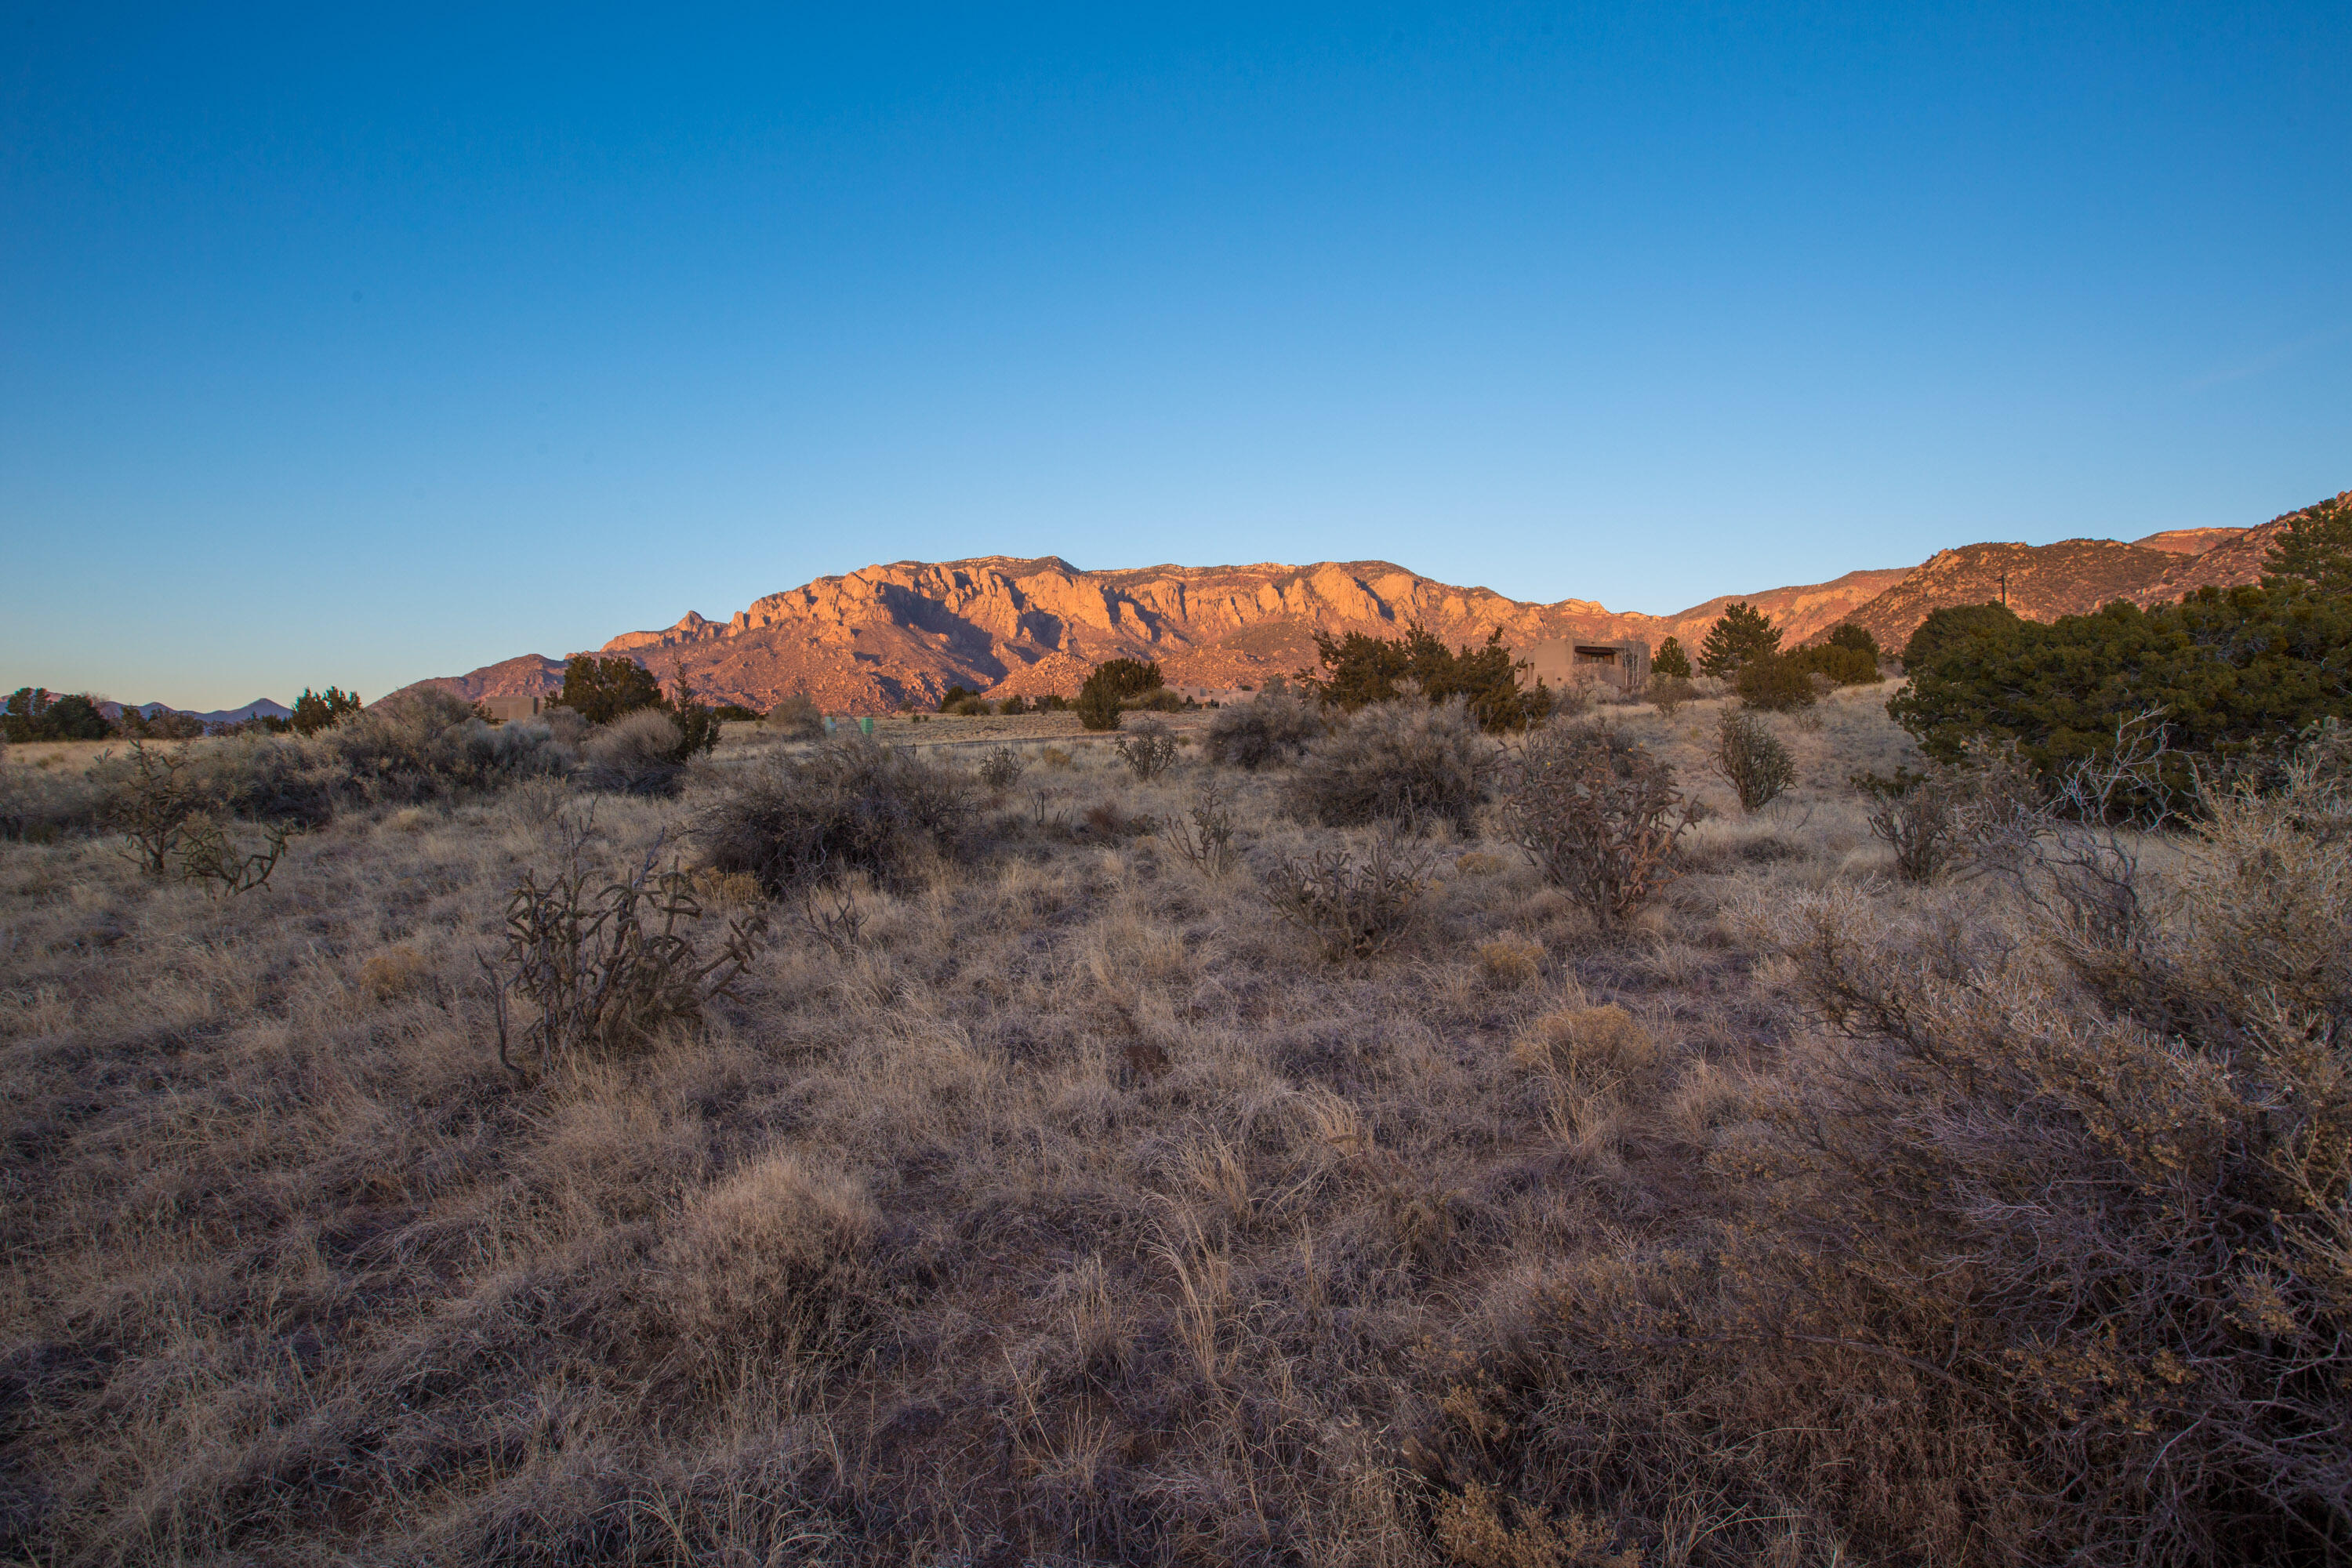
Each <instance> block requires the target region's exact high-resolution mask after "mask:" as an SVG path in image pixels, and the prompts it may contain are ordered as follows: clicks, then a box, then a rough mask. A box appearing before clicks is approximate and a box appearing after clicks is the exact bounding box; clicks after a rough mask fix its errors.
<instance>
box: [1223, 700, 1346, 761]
mask: <svg viewBox="0 0 2352 1568" xmlns="http://www.w3.org/2000/svg"><path fill="white" fill-rule="evenodd" d="M1323 730H1324V724H1323V711H1322V710H1321V708H1319V707H1318V705H1316V704H1315V703H1312V702H1308V701H1306V700H1302V699H1300V698H1297V697H1293V696H1291V695H1290V694H1289V693H1288V692H1284V691H1262V692H1260V693H1258V695H1257V696H1256V697H1255V698H1253V699H1252V700H1249V701H1247V702H1244V703H1240V704H1237V705H1235V706H1234V707H1232V708H1221V709H1219V710H1217V716H1216V717H1215V718H1213V719H1212V720H1210V721H1209V736H1208V748H1207V754H1208V758H1209V761H1211V762H1213V763H1217V764H1218V765H1219V766H1221V767H1222V766H1230V767H1236V768H1245V769H1248V770H1250V771H1252V772H1255V771H1256V770H1257V769H1259V768H1264V767H1272V766H1274V765H1276V764H1277V763H1289V762H1295V761H1297V757H1298V753H1299V752H1301V751H1303V750H1304V749H1305V748H1306V747H1307V744H1308V742H1312V741H1313V740H1314V739H1315V738H1316V737H1317V736H1318V735H1320V734H1322V733H1323Z"/></svg>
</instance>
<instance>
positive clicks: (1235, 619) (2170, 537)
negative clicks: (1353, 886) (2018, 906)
mask: <svg viewBox="0 0 2352 1568" xmlns="http://www.w3.org/2000/svg"><path fill="white" fill-rule="evenodd" d="M2347 493H2352V492H2347ZM2283 526H2284V519H2278V520H2273V521H2271V522H2268V523H2265V524H2263V525H2262V526H2260V527H2257V528H2246V529H2223V528H2208V529H2178V530H2170V531H2165V532H2161V533H2156V534H2150V535H2148V536H2147V537H2146V538H2144V539H2142V540H2140V541H2138V542H2135V543H2123V542H2118V541H2115V540H2105V539H2097V540H2095V539H2073V540H2065V541H2063V542H2059V543H2055V544H2042V545H2030V544H2005V543H1985V544H1971V545H1965V546H1962V547H1960V548H1958V549H1954V550H1945V551H1939V552H1937V553H1936V554H1935V555H1934V556H1931V557H1930V558H1929V559H1928V560H1927V561H1926V562H1923V563H1920V564H1919V565H1917V566H1916V567H1912V568H1908V569H1905V568H1893V569H1884V570H1873V571H1861V572H1850V573H1848V574H1845V575H1844V576H1843V577H1840V578H1837V579H1835V580H1834V581H1832V582H1829V583H1819V584H1805V585H1801V586H1794V587H1783V588H1772V589H1767V590H1765V591H1763V592H1760V593H1755V594H1748V595H1725V596H1722V597H1719V598H1715V599H1710V600H1707V601H1706V603H1704V604H1700V605H1692V606H1691V607H1690V608H1689V609H1686V610H1683V611H1680V612H1678V613H1676V614H1674V615H1670V616H1651V615H1643V614H1638V613H1633V612H1624V611H1612V610H1610V609H1609V608H1607V607H1606V606H1605V605H1599V604H1595V603H1593V602H1591V601H1590V600H1583V599H1563V600H1560V601H1558V602H1557V603H1553V604H1532V603H1528V602H1525V601H1522V600H1517V599H1511V598H1507V597H1505V596H1504V595H1500V594H1497V593H1496V592H1494V591H1493V590H1492V589H1489V588H1484V587H1456V586H1454V585H1453V584H1445V583H1441V582H1438V581H1436V580H1434V579H1433V578H1428V577H1423V576H1421V575H1419V574H1415V573H1412V572H1410V571H1407V570H1406V569H1404V568H1403V567H1402V566H1398V565H1396V564H1394V563H1390V562H1385V561H1354V562H1332V561H1326V562H1318V563H1313V564H1311V565H1305V566H1292V565H1284V564H1279V563H1258V564H1255V565H1245V566H1176V565H1161V566H1146V567H1137V568H1130V569H1125V570H1117V571H1100V572H1097V571H1087V570H1084V569H1081V568H1079V567H1076V566H1073V565H1071V564H1070V563H1068V562H1066V561H1064V560H1062V559H1061V558H1060V557H1058V556H1051V555H1047V556H1037V557H1013V556H1002V555H992V556H982V557H976V558H973V559H970V560H963V561H946V562H936V563H932V562H919V561H901V562H894V563H889V564H887V565H874V566H868V567H866V568H865V569H863V570H862V571H857V572H852V573H848V574H845V575H841V576H834V577H820V578H818V579H816V580H815V581H814V582H812V583H807V584H803V585H801V586H800V587H797V588H793V589H788V590H786V591H785V592H782V593H779V594H770V595H766V596H764V597H762V598H759V599H755V600H753V601H752V602H751V605H748V606H747V607H746V608H744V609H742V610H740V611H738V612H737V613H736V614H735V615H733V616H730V617H729V618H728V619H726V620H723V621H718V620H711V619H709V618H707V617H705V616H702V615H700V614H698V613H694V612H689V613H688V614H687V615H686V616H683V617H682V618H681V619H679V620H678V621H677V624H675V625H673V626H666V627H662V628H660V629H658V630H653V631H640V632H626V633H624V634H622V635H621V636H619V637H614V638H613V639H612V640H610V641H609V642H607V643H605V644H604V646H603V647H602V648H600V649H597V650H595V651H598V652H600V653H604V654H626V655H628V656H630V657H632V658H635V659H637V660H638V661H639V662H640V663H642V664H644V665H645V666H646V668H649V669H651V670H652V671H653V672H654V673H655V674H656V676H657V677H659V678H660V679H661V680H662V682H663V683H664V685H665V686H675V685H676V684H677V683H678V682H680V681H684V682H686V683H687V684H689V685H691V686H692V687H693V688H694V689H695V690H696V692H697V693H698V694H699V695H701V696H702V697H704V698H706V699H708V700H713V701H730V702H740V703H742V704H744V705H746V706H748V707H751V708H757V709H761V710H765V709H767V708H769V707H771V706H772V705H773V704H774V703H775V702H777V701H778V700H782V698H784V697H786V696H788V695H791V694H792V693H793V692H795V691H805V692H806V693H807V694H808V695H809V696H810V697H812V698H813V699H814V700H816V701H817V702H818V703H819V704H820V705H822V706H823V707H824V708H825V709H826V710H829V711H834V712H846V713H858V712H880V711H887V710H891V709H894V708H897V707H898V706H900V705H902V704H903V703H906V702H908V701H913V702H917V703H920V704H923V705H926V706H928V705H929V704H930V703H932V702H935V701H936V700H938V698H939V696H940V693H941V692H943V691H945V690H946V689H947V688H948V687H949V686H950V685H962V686H965V687H968V688H971V689H975V690H979V691H982V692H985V693H990V694H993V695H997V696H1003V695H1007V694H1010V693H1013V692H1019V693H1022V694H1024V695H1032V696H1034V695H1038V694H1042V693H1045V692H1048V691H1059V692H1064V693H1074V692H1076V689H1077V688H1078V685H1079V683H1080V682H1081V681H1083V680H1084V679H1085V678H1086V675H1087V671H1088V670H1089V669H1091V668H1093V667H1094V666H1095V665H1097V664H1099V663H1101V662H1102V661H1103V660H1105V659H1108V658H1141V659H1154V660H1157V661H1158V662H1159V664H1160V668H1161V669H1162V670H1163V671H1164V672H1165V673H1166V675H1167V678H1168V679H1169V680H1170V682H1171V683H1172V684H1177V685H1182V686H1193V687H1202V688H1209V689H1218V688H1233V687H1238V686H1257V685H1262V684H1263V683H1264V682H1265V680H1266V679H1268V678H1269V677H1272V676H1276V675H1288V674H1291V673H1292V672H1294V671H1296V670H1297V669H1300V668H1304V667H1306V666H1308V665H1310V664H1312V663H1313V662H1314V659H1315V637H1316V635H1317V634H1318V633H1327V634H1330V635H1333V636H1344V635H1345V634H1347V633H1349V632H1351V631H1361V632H1368V633H1370V634H1371V635H1374V636H1379V637H1394V636H1397V635H1398V634H1399V633H1401V632H1402V630H1403V629H1404V628H1405V627H1406V626H1408V625H1411V624H1413V623H1416V622H1418V623H1419V624H1420V625H1422V626H1426V627H1427V628H1428V629H1429V630H1430V631H1431V632H1433V633H1434V634H1435V635H1436V636H1438V637H1443V638H1444V639H1445V640H1446V641H1447V642H1450V643H1454V644H1462V643H1475V642H1482V641H1484V640H1485V639H1486V636H1487V634H1488V633H1489V632H1491V631H1493V630H1494V629H1496V627H1500V628H1501V630H1502V633H1503V637H1504V640H1505V641H1507V642H1508V643H1510V644H1511V645H1512V646H1514V647H1525V646H1527V645H1528V644H1529V643H1533V642H1536V641H1539V640H1542V639H1545V638H1549V637H1580V638H1590V639H1593V640H1608V639H1615V638H1622V637H1639V638H1642V639H1643V640H1644V641H1646V642H1648V643H1649V644H1650V645H1651V646H1652V647H1656V646H1657V645H1658V644H1659V643H1660V642H1662V641H1663V640H1664V638H1666V637H1670V636H1671V637H1679V638H1681V639H1682V641H1683V644H1684V646H1685V647H1696V645H1697V642H1698V640H1699V639H1700V638H1701V637H1704V636H1705V635H1706V628H1707V627H1708V626H1710V625H1711V624H1712V623H1713V622H1714V620H1715V618H1716V616H1718V615H1720V614H1721V613H1722V610H1723V607H1724V605H1727V604H1729V603H1730V602H1731V601H1732V600H1733V599H1734V598H1745V599H1747V600H1748V602H1750V603H1752V604H1754V605H1756V606H1757V607H1758V608H1759V609H1761V610H1762V611H1763V612H1764V613H1765V614H1766V615H1768V616H1771V617H1772V619H1773V620H1774V621H1775V622H1776V623H1777V624H1779V625H1780V626H1781V627H1782V628H1783V631H1784V633H1785V634H1786V637H1787V639H1788V642H1789V643H1790V645H1791V646H1793V645H1795V644H1798V643H1801V642H1804V641H1806V640H1808V639H1810V638H1812V637H1818V636H1820V635H1822V633H1824V632H1826V631H1828V630H1829V629H1830V628H1831V627H1832V626H1836V625H1837V624H1839V623H1840V622H1841V621H1845V620H1853V621H1854V622H1856V623H1858V624H1860V625H1862V626H1867V627H1868V628H1869V629H1870V630H1871V632H1872V633H1873V634H1874V636H1875V637H1877V638H1878V639H1879V642H1880V645H1881V646H1882V647H1888V648H1890V649H1894V648H1899V647H1902V645H1903V643H1904V642H1905V640H1906V639H1907V638H1908V637H1909V636H1910V634H1911V632H1912V631H1913V629H1914V628H1916V626H1918V624H1919V622H1920V621H1921V620H1923V619H1925V618H1926V616H1927V614H1928V613H1929V612H1930V611H1932V610H1935V609H1939V608H1943V607H1945V606H1947V605H1967V604H1982V603H1985V602H1988V601H1990V600H1994V599H2002V598H2005V599H2006V601H2007V602H2008V604H2009V605H2011V608H2013V609H2015V610H2016V611H2017V612H2018V613H2019V614H2020V615H2022V616H2028V617H2030V618H2032V619H2037V620H2050V619H2053V618H2055V617H2056V616H2063V615H2076V614H2081V613H2084V612H2085V611H2089V610H2093V609H2095V608H2097V607H2098V606H2099V605H2103V604H2105V603H2107V602H2109V601H2110V600H2114V599H2118V598H2121V599H2129V600H2131V601H2132V602H2134V603H2136V604H2141V605H2148V604H2154V603H2157V602H2158V601H2161V600H2166V599H2171V598H2177V597H2179V595H2182V594H2184V593H2187V592H2189V591H2191V590H2193V589H2195V588H2199V587H2202V586H2206V585H2208V584H2211V585H2216V586H2228V585H2231V584H2237V583H2250V582H2252V581H2255V580H2256V579H2258V578H2259V577H2260V576H2261V575H2262V570H2263V557H2264V555H2265V554H2266V553H2267V552H2268V550H2269V547H2270V542H2271V540H2272V539H2273V538H2274V537H2275V536H2276V534H2277V532H2278V531H2279V530H2280V529H2281V528H2282V527H2283ZM562 679H563V666H562V661H561V660H557V659H552V658H546V657H544V656H541V655H537V654H526V655H523V656H521V657H519V658H510V659H507V660H504V661H502V662H500V663H498V664H493V665H488V666H485V667H483V668H480V669H477V670H474V671H471V672H470V673H468V674H466V675H462V676H448V677H441V678H437V679H433V680H430V681H423V682H419V683H418V684H419V685H431V686H437V687H441V688H443V689H446V690H449V691H452V692H455V693H456V694H457V695H459V696H462V697H465V698H467V699H468V700H473V699H478V698H483V697H490V696H502V695H522V694H531V693H546V692H551V691H553V690H555V689H559V688H560V687H561V686H562Z"/></svg>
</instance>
